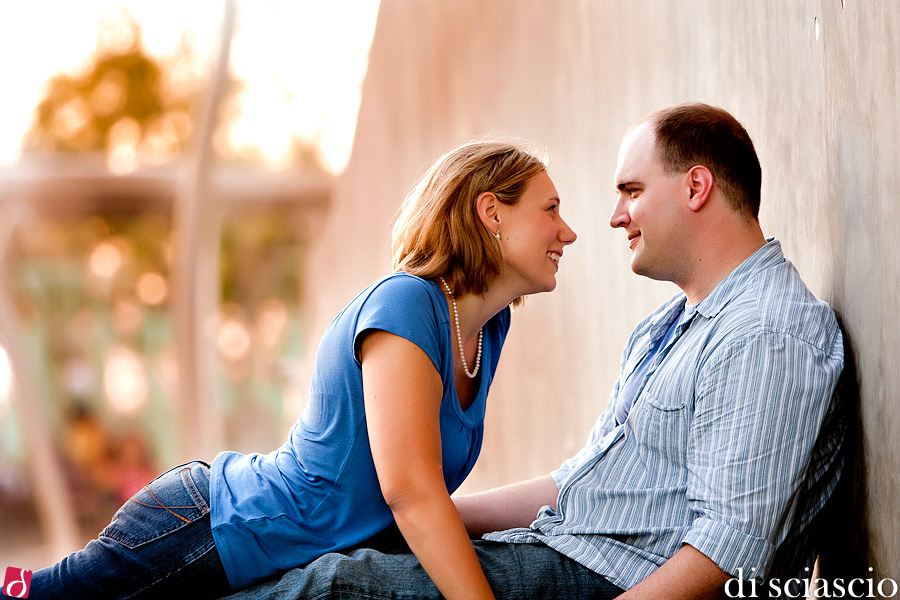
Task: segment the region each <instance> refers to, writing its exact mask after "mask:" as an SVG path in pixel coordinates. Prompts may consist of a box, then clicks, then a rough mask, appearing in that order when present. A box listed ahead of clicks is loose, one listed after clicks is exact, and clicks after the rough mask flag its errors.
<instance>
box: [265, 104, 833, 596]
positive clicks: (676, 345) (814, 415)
mask: <svg viewBox="0 0 900 600" xmlns="http://www.w3.org/2000/svg"><path fill="white" fill-rule="evenodd" d="M760 181H761V173H760V166H759V161H758V159H757V156H756V152H755V150H754V148H753V143H752V141H751V140H750V138H749V136H748V135H747V132H746V131H745V130H744V128H743V127H742V126H741V125H740V123H738V122H737V121H736V120H735V119H734V118H733V117H732V116H731V115H730V114H728V113H727V112H726V111H724V110H722V109H719V108H714V107H711V106H707V105H704V104H684V105H679V106H675V107H671V108H667V109H664V110H661V111H659V112H657V113H654V114H653V115H651V116H650V117H649V118H648V119H646V120H645V121H643V122H642V123H640V124H639V125H637V126H636V127H635V128H634V129H632V130H631V131H630V132H629V133H628V135H627V136H626V137H625V139H624V141H623V142H622V145H621V149H620V152H619V159H618V165H617V169H616V180H615V186H616V190H617V192H618V200H617V202H616V205H615V208H614V210H613V214H612V217H611V219H610V225H612V226H613V227H617V228H622V229H624V230H625V232H626V234H627V238H628V243H629V246H630V248H631V250H632V253H633V254H632V261H631V267H632V269H633V270H634V272H635V273H637V274H639V275H644V276H647V277H650V278H653V279H659V280H666V281H672V282H674V283H675V284H676V285H678V286H679V287H680V288H681V290H682V293H680V294H678V295H677V296H675V297H674V298H672V299H671V300H669V301H668V302H666V303H665V304H663V305H662V306H661V307H660V308H658V309H657V310H656V311H654V312H653V313H652V314H651V315H650V316H649V317H647V318H646V319H645V320H644V321H643V322H641V323H640V324H639V325H638V326H637V328H636V329H635V331H634V332H633V333H632V335H631V337H630V339H629V341H628V344H627V346H626V348H625V351H624V353H623V358H622V364H621V370H620V373H619V377H618V380H617V382H616V384H615V386H614V388H613V391H612V394H611V396H610V399H609V403H608V405H607V409H606V410H605V411H604V413H603V414H602V415H601V416H600V418H599V419H598V421H597V423H596V424H595V426H594V428H593V430H592V431H591V434H590V436H589V438H588V441H587V444H586V445H585V446H584V448H583V449H582V450H581V451H580V452H579V453H578V454H576V455H575V456H574V457H572V458H570V459H569V460H567V461H565V462H564V463H563V464H562V466H561V467H560V468H559V469H558V470H556V471H554V472H553V473H551V474H549V475H547V476H545V477H541V478H538V479H534V480H531V481H526V482H522V483H518V484H513V485H511V486H506V487H503V488H499V489H497V490H492V491H489V492H485V493H481V494H475V495H472V496H465V497H459V498H455V502H456V505H457V508H458V509H459V512H460V515H461V516H462V518H463V521H464V523H465V524H466V527H467V529H468V530H469V533H470V534H471V535H473V536H477V535H481V534H486V535H485V536H484V537H485V540H479V541H476V542H475V546H476V552H477V553H478V555H479V559H480V560H481V562H482V564H483V567H484V570H485V574H486V575H487V577H488V579H489V581H490V584H491V587H492V588H493V590H494V592H495V594H496V596H497V597H503V598H514V597H521V598H575V597H598V598H612V597H616V596H618V595H619V594H622V595H621V597H622V598H656V599H659V598H667V599H677V598H715V597H720V596H722V594H723V592H724V590H725V585H726V583H727V582H728V580H729V579H730V578H732V577H735V576H737V577H741V578H745V579H757V580H765V579H767V578H771V577H776V576H777V577H781V576H784V575H785V574H789V576H791V577H793V576H795V575H798V574H799V575H804V574H805V575H808V574H809V573H808V572H804V571H803V569H804V568H805V567H810V566H811V560H812V555H811V554H810V553H811V552H812V551H813V549H812V548H811V547H810V546H809V544H807V543H806V538H807V533H808V532H809V530H810V529H811V525H812V524H814V522H815V518H816V517H817V516H818V515H820V513H821V509H822V508H823V506H824V504H825V502H826V500H827V499H828V497H829V496H830V495H831V492H832V491H833V489H834V487H835V485H836V482H837V479H838V476H839V474H840V470H841V460H840V459H839V458H838V457H839V456H840V453H839V452H838V450H839V449H840V447H841V444H842V441H843V429H842V422H841V420H840V419H839V418H838V416H837V415H838V412H837V396H836V395H835V394H834V391H835V387H836V385H837V380H838V376H839V375H840V372H841V370H842V367H843V345H842V337H841V333H840V330H839V328H838V325H837V323H836V320H835V317H834V315H833V313H832V311H831V310H830V309H829V308H828V306H827V305H825V304H824V303H822V302H820V301H818V300H816V299H815V298H814V297H813V296H812V294H811V293H810V292H809V290H808V289H807V288H806V287H805V285H804V284H803V282H802V281H801V280H800V277H799V275H798V274H797V272H796V270H795V269H794V268H793V266H792V265H791V264H790V262H788V261H787V260H786V259H785V258H784V256H783V254H782V252H781V247H780V244H779V243H778V242H777V241H776V240H774V239H772V240H766V238H765V237H764V236H763V233H762V231H761V229H760V226H759V222H758V220H757V216H758V211H759V201H760ZM535 515H537V519H536V520H535ZM488 532H494V533H488ZM748 589H749V588H748ZM758 589H760V590H763V589H764V588H762V587H761V586H760V587H759V588H758ZM281 591H283V592H284V594H283V596H282V594H281ZM623 591H624V593H623ZM251 592H252V593H253V594H257V595H258V594H262V593H272V594H273V595H275V596H276V597H285V598H287V597H313V596H314V597H328V596H331V597H343V596H347V597H350V596H359V595H365V594H372V595H373V597H388V594H389V593H393V592H396V593H397V594H398V597H410V598H418V597H438V595H437V591H436V589H435V588H434V586H433V585H432V584H431V583H430V581H429V580H428V577H427V575H425V574H424V571H422V569H421V568H420V567H419V566H418V564H417V562H416V560H415V557H414V556H413V555H412V554H410V553H409V552H404V551H397V552H391V553H381V552H377V551H374V550H370V549H363V550H357V551H354V552H350V553H348V554H332V555H326V556H325V557H323V558H321V559H319V560H318V561H315V562H313V563H312V564H311V565H309V566H308V567H307V568H305V569H295V570H294V571H291V572H289V573H288V574H286V575H285V576H284V577H283V578H282V579H281V581H280V582H275V583H272V584H269V585H268V587H266V586H262V587H261V588H259V589H256V590H251ZM381 594H384V596H382V595H381Z"/></svg>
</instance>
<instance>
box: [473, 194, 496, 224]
mask: <svg viewBox="0 0 900 600" xmlns="http://www.w3.org/2000/svg"><path fill="white" fill-rule="evenodd" d="M499 204H500V201H499V200H497V196H495V195H494V194H493V192H482V193H481V194H480V195H479V196H478V198H476V199H475V212H476V213H477V214H478V218H479V219H480V220H481V224H482V225H484V226H485V228H486V229H487V230H488V231H490V232H491V233H497V230H498V229H500V214H499V208H500V207H499Z"/></svg>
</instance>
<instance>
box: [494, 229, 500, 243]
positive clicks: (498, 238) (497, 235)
mask: <svg viewBox="0 0 900 600" xmlns="http://www.w3.org/2000/svg"><path fill="white" fill-rule="evenodd" d="M494 237H495V238H497V241H498V242H499V241H500V230H499V229H498V230H497V231H496V232H495V233H494Z"/></svg>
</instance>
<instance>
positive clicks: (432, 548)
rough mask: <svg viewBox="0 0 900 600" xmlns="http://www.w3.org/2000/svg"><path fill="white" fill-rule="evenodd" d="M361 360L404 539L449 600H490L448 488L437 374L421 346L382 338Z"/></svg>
mask: <svg viewBox="0 0 900 600" xmlns="http://www.w3.org/2000/svg"><path fill="white" fill-rule="evenodd" d="M360 360H361V361H362V376H363V390H364V396H365V406H366V421H367V424H368V432H369V444H370V446H371V448H372V457H373V459H374V460H375V469H376V471H377V473H378V481H379V484H380V485H381V492H382V494H383V495H384V499H385V501H386V502H387V504H388V506H390V508H391V511H392V512H393V514H394V520H395V521H396V522H397V526H398V527H399V529H400V532H401V533H402V534H403V537H404V538H405V539H406V542H407V543H408V544H409V547H410V549H411V550H412V551H413V553H414V554H415V555H416V557H417V558H418V559H419V562H420V563H421V564H422V566H423V567H424V568H425V572H426V573H428V575H429V577H431V580H432V581H434V584H435V585H436V586H437V588H438V590H440V592H441V594H443V595H444V597H446V598H448V599H453V598H493V593H492V592H491V589H490V586H489V585H488V582H487V579H486V578H485V576H484V572H483V571H482V570H481V565H480V564H479V562H478V558H477V557H476V555H475V550H474V549H473V548H472V543H471V541H470V540H469V536H468V535H467V533H466V529H465V527H463V524H462V521H461V520H460V518H459V513H457V511H456V507H455V506H454V505H453V502H452V501H451V500H450V495H449V493H448V492H447V486H446V483H445V482H444V474H443V470H442V468H441V431H440V407H441V399H442V398H443V386H442V384H441V378H440V375H439V374H438V372H437V370H436V369H435V368H434V365H433V364H432V362H431V360H430V359H429V358H428V356H427V355H426V354H425V352H423V351H422V350H421V349H420V348H419V347H418V346H416V345H415V344H413V343H412V342H410V341H408V340H406V339H404V338H401V337H399V336H396V335H394V334H391V333H388V332H385V331H374V332H372V333H369V334H368V335H367V336H366V337H365V338H364V339H363V341H362V344H361V346H360Z"/></svg>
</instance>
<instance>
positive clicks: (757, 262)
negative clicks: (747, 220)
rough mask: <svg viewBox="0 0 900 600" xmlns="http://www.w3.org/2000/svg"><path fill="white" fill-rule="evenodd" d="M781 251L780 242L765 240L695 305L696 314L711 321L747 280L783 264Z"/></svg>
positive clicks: (783, 259) (772, 239)
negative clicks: (766, 269)
mask: <svg viewBox="0 0 900 600" xmlns="http://www.w3.org/2000/svg"><path fill="white" fill-rule="evenodd" d="M785 260H787V259H785V258H784V254H783V253H782V251H781V242H779V241H778V240H777V239H775V238H774V237H772V238H767V239H766V243H765V244H764V245H763V246H762V247H761V248H759V249H758V250H757V251H756V252H754V253H753V254H751V255H750V256H748V257H747V258H746V259H745V260H744V262H742V263H741V264H740V265H738V267H737V268H736V269H735V270H734V271H732V272H731V273H729V274H728V276H727V277H725V279H723V280H722V281H720V282H719V284H718V285H717V286H716V287H715V289H713V291H712V292H711V293H710V294H709V296H707V297H706V298H704V299H703V300H701V301H700V302H698V303H697V312H698V313H700V314H701V315H703V316H704V317H706V318H707V319H711V318H713V317H715V316H716V315H717V314H719V311H721V310H722V309H723V308H725V305H726V304H728V302H729V301H730V300H731V299H732V298H733V297H734V296H735V295H736V294H737V293H738V292H739V291H740V290H742V289H743V288H744V285H745V284H746V282H747V280H748V279H750V278H751V277H753V276H754V275H755V274H756V273H757V272H758V271H760V270H762V269H765V268H768V267H771V266H774V265H777V264H781V263H783V262H785Z"/></svg>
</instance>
